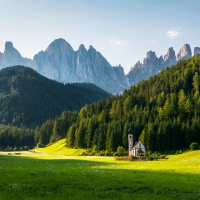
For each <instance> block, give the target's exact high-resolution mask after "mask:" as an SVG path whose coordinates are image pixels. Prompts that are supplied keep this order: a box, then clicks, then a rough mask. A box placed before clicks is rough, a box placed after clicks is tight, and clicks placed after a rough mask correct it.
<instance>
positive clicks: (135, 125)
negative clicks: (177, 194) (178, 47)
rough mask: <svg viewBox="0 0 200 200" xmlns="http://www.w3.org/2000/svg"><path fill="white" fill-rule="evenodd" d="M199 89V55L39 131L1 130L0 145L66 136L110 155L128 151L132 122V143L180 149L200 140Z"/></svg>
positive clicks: (69, 141)
mask: <svg viewBox="0 0 200 200" xmlns="http://www.w3.org/2000/svg"><path fill="white" fill-rule="evenodd" d="M81 87H82V86H81ZM83 87H84V86H83ZM199 92H200V56H195V57H193V58H190V59H188V60H185V61H181V62H179V63H178V64H177V65H175V66H172V67H171V68H166V69H165V70H163V71H161V72H160V73H159V74H158V75H156V76H154V77H151V78H149V79H148V80H146V81H142V82H140V83H138V84H137V85H134V86H132V87H131V89H130V90H125V91H124V93H123V94H122V95H118V96H111V97H109V98H108V99H106V100H100V101H98V102H97V103H92V104H88V105H86V106H84V107H83V108H82V109H81V110H80V112H79V113H77V112H69V111H68V112H66V111H65V112H63V113H62V115H61V116H60V117H56V118H55V119H48V120H47V121H46V122H45V123H43V125H42V126H39V127H37V128H36V129H35V130H29V129H28V130H24V129H21V130H20V129H18V131H14V130H13V128H9V127H7V128H3V129H2V130H1V131H0V148H2V149H5V148H6V147H7V146H11V147H12V148H14V147H15V145H16V144H18V145H17V146H16V147H17V148H20V145H25V146H27V145H29V143H30V141H31V142H32V143H31V146H29V147H33V146H34V145H36V144H37V143H42V144H48V143H52V142H55V141H57V140H59V139H61V138H64V137H67V140H66V145H67V147H70V148H88V149H90V148H91V149H93V150H95V152H99V154H100V155H109V154H110V155H111V154H112V152H115V151H116V150H117V148H118V147H119V146H122V147H124V148H125V149H127V135H128V129H129V127H130V126H131V127H132V129H133V133H134V141H138V140H139V139H140V140H141V141H142V142H143V143H144V144H145V146H146V148H147V151H149V152H154V151H162V152H164V151H171V150H180V149H182V148H185V147H189V145H190V144H191V143H192V142H198V143H200V134H199V132H200V118H199V116H200V95H199ZM20 131H21V132H20ZM14 133H18V134H14ZM24 133H26V134H24ZM23 134H24V138H23V139H21V138H22V136H21V135H23ZM30 138H32V139H30ZM22 140H23V142H22ZM20 142H21V143H20Z"/></svg>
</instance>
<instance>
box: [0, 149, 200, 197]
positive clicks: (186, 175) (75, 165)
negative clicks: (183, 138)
mask: <svg viewBox="0 0 200 200" xmlns="http://www.w3.org/2000/svg"><path fill="white" fill-rule="evenodd" d="M6 153H7V152H6ZM6 153H5V154H4V155H2V153H1V155H0V174H1V179H0V200H7V199H9V200H11V199H13V200H14V199H20V200H23V199H24V200H27V199H28V200H29V199H30V200H33V199H50V200H51V199H59V200H61V199H69V200H71V199H81V200H84V199H92V200H93V199H97V200H98V199H104V200H106V199H171V200H172V199H188V200H190V199H200V181H199V180H200V151H192V152H188V153H184V154H181V155H174V156H168V159H166V160H160V161H148V162H142V161H140V162H127V161H116V160H115V159H114V158H113V157H83V156H66V155H60V154H59V155H56V154H54V155H53V154H44V153H42V154H39V153H30V152H21V154H15V153H14V154H11V155H10V154H9V155H8V154H7V155H6ZM8 153H10V152H8Z"/></svg>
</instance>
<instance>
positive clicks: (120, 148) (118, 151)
mask: <svg viewBox="0 0 200 200" xmlns="http://www.w3.org/2000/svg"><path fill="white" fill-rule="evenodd" d="M117 153H118V154H119V155H120V156H123V155H124V153H125V149H124V148H123V147H122V146H119V147H118V148H117Z"/></svg>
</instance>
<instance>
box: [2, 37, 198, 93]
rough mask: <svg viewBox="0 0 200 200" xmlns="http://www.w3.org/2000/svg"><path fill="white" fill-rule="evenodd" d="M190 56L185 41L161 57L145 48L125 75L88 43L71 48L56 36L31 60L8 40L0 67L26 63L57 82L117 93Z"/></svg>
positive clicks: (25, 64)
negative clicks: (86, 46) (93, 86)
mask: <svg viewBox="0 0 200 200" xmlns="http://www.w3.org/2000/svg"><path fill="white" fill-rule="evenodd" d="M197 54H200V48H199V47H195V48H194V54H193V55H197ZM191 56H192V52H191V48H190V45H189V44H185V45H183V46H182V47H181V49H180V51H179V52H178V54H177V55H176V54H175V51H174V50H173V48H172V47H171V48H169V49H168V51H167V54H166V55H165V56H164V57H163V56H160V57H157V56H156V54H155V52H153V51H149V52H147V55H146V57H145V58H144V60H143V63H141V62H140V61H138V62H137V63H136V64H135V65H134V66H133V67H132V68H131V69H130V71H129V73H128V74H127V75H125V73H124V69H123V67H122V66H121V65H119V66H116V67H113V66H111V65H110V63H109V62H108V61H107V60H106V59H105V58H104V57H103V56H102V54H101V53H100V52H98V51H96V49H95V48H93V47H92V46H89V49H88V50H87V49H86V48H85V47H84V45H83V44H81V45H80V47H79V49H78V50H77V51H74V50H73V48H72V47H71V45H70V44H69V43H68V42H66V41H65V40H64V39H61V38H60V39H56V40H54V41H53V42H52V43H51V44H50V45H49V46H48V47H47V49H46V50H45V51H40V52H39V53H38V54H35V56H34V58H33V60H31V59H28V58H23V57H22V56H21V54H20V53H19V52H18V51H17V50H16V49H15V48H14V47H13V44H12V42H6V44H5V50H4V53H0V69H2V68H5V67H8V66H13V65H23V66H28V67H31V68H33V69H34V70H36V71H37V72H38V73H40V74H41V75H43V76H45V77H48V78H50V79H53V80H56V81H58V82H62V83H75V82H89V83H94V84H95V85H97V86H99V87H100V88H102V89H103V90H105V91H107V92H109V93H112V94H117V93H122V92H123V91H124V89H128V88H129V87H130V86H131V85H133V84H136V83H138V82H139V81H141V80H143V79H144V80H145V79H147V78H148V77H150V76H153V75H155V74H157V73H159V72H160V71H161V70H162V69H164V68H166V67H170V66H172V65H174V64H176V63H178V62H179V61H181V60H185V59H187V58H190V57H191Z"/></svg>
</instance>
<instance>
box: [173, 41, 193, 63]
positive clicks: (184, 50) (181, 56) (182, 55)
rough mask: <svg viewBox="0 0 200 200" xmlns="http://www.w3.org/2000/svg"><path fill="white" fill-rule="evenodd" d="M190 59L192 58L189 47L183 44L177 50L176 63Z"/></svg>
mask: <svg viewBox="0 0 200 200" xmlns="http://www.w3.org/2000/svg"><path fill="white" fill-rule="evenodd" d="M191 57H192V51H191V48H190V45H189V44H185V45H183V46H182V47H181V49H180V50H179V52H178V54H177V56H176V61H177V62H179V61H181V60H185V59H187V58H191Z"/></svg>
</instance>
